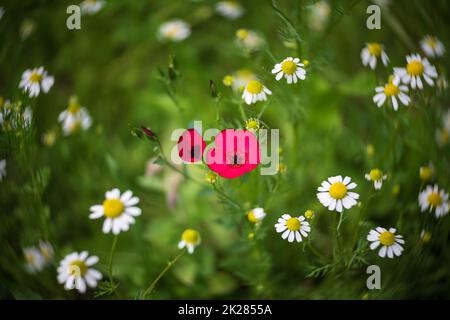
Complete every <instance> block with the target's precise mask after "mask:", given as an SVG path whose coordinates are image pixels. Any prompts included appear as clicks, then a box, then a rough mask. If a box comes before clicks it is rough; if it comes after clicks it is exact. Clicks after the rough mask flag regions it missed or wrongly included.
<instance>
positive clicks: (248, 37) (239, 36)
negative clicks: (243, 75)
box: [236, 29, 264, 52]
mask: <svg viewBox="0 0 450 320" xmlns="http://www.w3.org/2000/svg"><path fill="white" fill-rule="evenodd" d="M236 42H237V44H238V46H240V47H242V49H244V51H248V52H252V51H257V50H259V49H260V48H261V47H262V45H263V44H264V40H263V38H262V37H261V36H260V35H259V34H258V33H257V32H255V31H253V30H248V29H239V30H237V31H236Z"/></svg>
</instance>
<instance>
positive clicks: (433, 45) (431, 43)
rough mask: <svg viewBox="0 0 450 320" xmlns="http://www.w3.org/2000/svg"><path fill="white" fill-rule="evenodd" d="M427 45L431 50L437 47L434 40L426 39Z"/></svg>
mask: <svg viewBox="0 0 450 320" xmlns="http://www.w3.org/2000/svg"><path fill="white" fill-rule="evenodd" d="M427 44H428V45H429V46H430V47H431V48H432V49H436V47H437V41H436V39H434V38H428V39H427Z"/></svg>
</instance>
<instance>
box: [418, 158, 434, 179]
mask: <svg viewBox="0 0 450 320" xmlns="http://www.w3.org/2000/svg"><path fill="white" fill-rule="evenodd" d="M419 176H420V179H421V180H422V181H423V182H427V181H431V180H432V179H433V176H434V167H433V164H432V163H431V162H430V163H429V164H428V165H427V166H423V167H420V168H419Z"/></svg>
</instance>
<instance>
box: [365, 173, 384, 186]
mask: <svg viewBox="0 0 450 320" xmlns="http://www.w3.org/2000/svg"><path fill="white" fill-rule="evenodd" d="M365 178H366V180H367V181H372V182H373V186H374V188H375V189H377V190H379V189H381V186H382V185H383V180H386V179H387V175H385V174H383V171H381V170H380V169H372V170H370V172H369V173H366V174H365Z"/></svg>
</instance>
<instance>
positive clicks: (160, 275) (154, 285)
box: [143, 250, 186, 298]
mask: <svg viewBox="0 0 450 320" xmlns="http://www.w3.org/2000/svg"><path fill="white" fill-rule="evenodd" d="M185 253H186V250H182V251H181V252H180V253H179V254H178V255H177V256H176V257H175V258H174V259H173V260H172V261H169V263H167V266H166V267H165V268H164V269H163V270H162V271H161V272H160V273H159V274H158V276H157V277H156V278H155V280H153V282H152V283H151V284H150V286H149V287H148V288H147V289H146V290H145V291H144V295H143V297H144V298H145V297H146V296H148V295H149V294H150V293H152V292H153V289H155V287H156V284H157V283H158V282H159V280H161V278H162V277H163V276H164V275H165V274H166V273H167V271H169V269H170V268H171V267H172V266H173V265H174V264H175V263H176V262H177V261H178V259H180V258H181V257H182V256H183V254H185Z"/></svg>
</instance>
